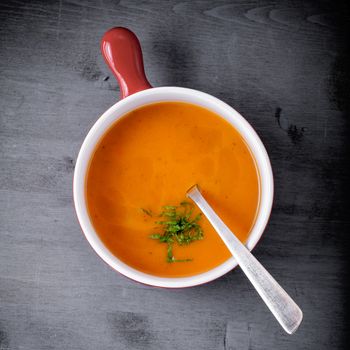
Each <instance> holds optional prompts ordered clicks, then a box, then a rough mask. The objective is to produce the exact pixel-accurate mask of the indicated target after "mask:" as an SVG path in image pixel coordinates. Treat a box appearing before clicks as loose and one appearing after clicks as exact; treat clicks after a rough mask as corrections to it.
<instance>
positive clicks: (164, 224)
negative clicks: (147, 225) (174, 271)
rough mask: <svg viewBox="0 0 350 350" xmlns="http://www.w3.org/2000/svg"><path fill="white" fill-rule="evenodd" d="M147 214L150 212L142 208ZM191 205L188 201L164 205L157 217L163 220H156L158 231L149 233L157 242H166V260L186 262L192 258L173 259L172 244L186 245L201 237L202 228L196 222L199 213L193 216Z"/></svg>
mask: <svg viewBox="0 0 350 350" xmlns="http://www.w3.org/2000/svg"><path fill="white" fill-rule="evenodd" d="M142 210H143V212H144V213H145V214H147V215H149V216H153V215H152V212H150V211H148V210H145V209H142ZM192 214H193V206H192V204H191V203H189V202H181V203H180V205H178V206H175V205H165V206H163V207H162V212H161V213H160V215H159V217H161V218H163V219H164V220H161V221H156V222H155V223H156V224H157V225H158V226H157V230H158V231H160V233H154V234H152V235H150V238H152V239H158V240H159V242H161V243H165V244H167V256H166V261H167V262H169V263H172V262H186V261H191V260H192V259H175V257H174V255H173V245H174V244H175V243H177V244H178V245H180V246H181V245H188V244H190V243H191V242H194V241H198V240H200V239H203V230H202V228H201V226H200V225H199V224H198V221H199V220H200V218H201V214H198V215H196V216H194V217H193V215H192Z"/></svg>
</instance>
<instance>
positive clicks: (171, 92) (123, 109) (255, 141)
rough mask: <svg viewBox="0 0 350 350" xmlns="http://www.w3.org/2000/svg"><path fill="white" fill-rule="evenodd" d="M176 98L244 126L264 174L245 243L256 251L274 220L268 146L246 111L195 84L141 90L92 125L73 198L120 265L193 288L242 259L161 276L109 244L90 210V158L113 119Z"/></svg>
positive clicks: (162, 282)
mask: <svg viewBox="0 0 350 350" xmlns="http://www.w3.org/2000/svg"><path fill="white" fill-rule="evenodd" d="M175 101H176V102H187V103H192V104H195V105H199V106H201V107H204V108H207V109H209V110H211V111H213V112H214V113H216V114H218V115H219V116H221V117H222V118H224V119H225V120H227V121H228V122H229V123H230V124H231V125H233V127H235V128H236V129H237V130H238V132H239V133H240V134H241V136H242V137H243V138H244V140H245V142H246V143H247V144H248V147H249V148H250V150H251V152H252V153H253V156H254V158H255V161H256V166H257V168H258V171H259V175H260V201H259V208H258V212H257V215H256V219H255V223H254V225H253V227H252V229H251V231H250V234H249V237H248V239H247V242H246V244H245V245H246V247H247V248H248V249H249V250H252V249H253V248H254V247H255V246H256V244H257V243H258V241H259V240H260V238H261V237H262V234H263V232H264V230H265V227H266V225H267V223H268V221H269V217H270V214H271V209H272V203H273V195H274V182H273V173H272V168H271V163H270V159H269V156H268V154H267V151H266V149H265V146H264V145H263V143H262V141H261V140H260V138H259V136H258V135H257V133H256V132H255V130H254V129H253V127H252V126H251V125H250V124H249V123H248V122H247V121H246V120H245V119H244V118H243V117H242V116H241V114H240V113H238V112H237V111H236V110H235V109H234V108H232V107H231V106H229V105H228V104H226V103H225V102H223V101H221V100H220V99H218V98H216V97H214V96H212V95H209V94H207V93H205V92H201V91H198V90H194V89H189V88H182V87H174V86H166V87H156V88H151V89H147V90H143V91H140V92H137V93H135V94H133V95H130V96H128V97H126V98H124V99H122V100H120V101H118V102H117V103H115V104H114V105H113V106H111V107H110V108H109V109H108V110H107V111H106V112H104V113H103V114H102V115H101V117H100V118H99V119H98V120H97V121H96V122H95V124H94V125H93V126H92V128H91V129H90V131H89V132H88V134H87V136H86V137H85V140H84V142H83V144H82V146H81V148H80V151H79V154H78V157H77V161H76V165H75V170H74V178H73V197H74V205H75V210H76V214H77V217H78V221H79V224H80V226H81V228H82V231H83V233H84V235H85V237H86V239H87V240H88V242H89V243H90V245H91V246H92V248H93V249H94V250H95V252H96V253H97V254H98V255H99V256H100V257H101V258H102V259H103V260H104V261H105V262H106V263H107V264H108V265H109V266H111V267H112V268H113V269H114V270H116V271H118V272H120V273H121V274H123V275H124V276H126V277H129V278H130V279H132V280H134V281H137V282H141V283H143V284H147V285H151V286H156V287H165V288H184V287H192V286H196V285H200V284H204V283H207V282H210V281H212V280H214V279H217V278H219V277H221V276H223V275H224V274H226V273H227V272H229V271H231V270H232V269H234V268H235V267H236V266H237V262H236V260H235V259H234V258H233V257H231V258H229V259H228V260H226V261H225V262H224V263H222V264H221V265H219V266H217V267H215V268H214V269H211V270H209V271H207V272H204V273H201V274H197V275H193V276H188V277H158V276H153V275H151V274H147V273H144V272H141V271H139V270H136V269H134V268H132V267H130V266H128V265H127V264H125V263H124V262H122V261H121V260H119V259H118V258H117V257H116V256H114V255H113V254H112V253H111V252H110V251H109V250H108V248H107V247H105V246H104V244H103V243H102V241H101V240H100V238H99V236H98V234H97V233H96V231H95V229H94V227H93V225H92V223H91V220H90V218H89V215H88V211H87V206H86V201H85V180H86V172H87V170H88V167H89V163H90V158H91V155H92V153H93V151H94V150H95V147H96V144H97V143H98V141H99V140H100V139H101V137H102V136H103V135H104V134H105V132H106V131H107V130H108V128H109V127H110V126H111V125H112V124H113V123H115V122H116V121H117V120H118V119H120V118H121V117H122V116H124V115H125V114H126V113H128V112H131V111H132V110H135V109H136V108H139V107H141V106H144V105H147V104H152V103H157V102H175Z"/></svg>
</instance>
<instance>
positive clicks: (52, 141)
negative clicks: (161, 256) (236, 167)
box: [0, 0, 350, 350]
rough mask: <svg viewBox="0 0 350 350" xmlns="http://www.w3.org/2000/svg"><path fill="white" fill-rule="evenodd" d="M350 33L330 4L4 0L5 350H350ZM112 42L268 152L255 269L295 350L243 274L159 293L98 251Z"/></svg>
mask: <svg viewBox="0 0 350 350" xmlns="http://www.w3.org/2000/svg"><path fill="white" fill-rule="evenodd" d="M348 20H349V11H348V9H347V8H346V7H345V6H343V5H342V4H341V3H339V4H335V3H334V2H333V1H328V2H327V1H321V2H320V1H306V2H301V1H264V0H262V1H209V0H208V1H111V0H101V1H93V0H84V1H78V0H69V1H68V0H60V1H40V0H36V1H2V2H1V4H0V30H1V32H0V45H1V46H0V68H1V74H0V91H1V98H0V115H1V119H0V123H1V124H0V228H1V231H0V349H1V350H5V349H6V350H8V349H11V350H15V349H30V350H38V349H84V350H90V349H91V350H93V349H341V348H344V349H345V348H346V344H347V342H348V340H349V338H348V337H347V335H346V332H347V328H348V322H347V317H346V316H347V315H346V312H347V310H349V308H348V304H347V301H346V299H347V297H348V293H347V290H346V289H345V287H346V282H347V280H348V279H347V263H348V258H347V255H348V250H347V249H348V237H347V236H348V234H349V229H350V225H349V223H350V220H349V216H348V213H347V210H348V209H347V207H348V205H346V201H345V200H346V199H348V198H349V190H348V189H347V188H348V181H349V173H348V171H347V169H346V165H347V163H349V147H348V145H349V132H348V131H349V124H348V118H349V98H350V94H349V66H348V63H347V62H348V61H349V47H348V45H347V42H348V41H349V25H348V23H349V22H348ZM112 26H126V27H129V28H131V29H132V30H133V31H135V33H136V34H137V35H138V36H139V38H140V40H141V43H142V48H143V51H144V58H145V67H146V71H147V75H148V77H149V80H150V82H151V83H152V84H153V85H154V86H161V85H178V86H186V87H191V88H195V89H198V90H203V91H206V92H208V93H210V94H213V95H214V96H217V97H219V98H221V99H223V100H224V101H226V102H227V103H229V104H230V105H232V106H233V107H234V108H236V109H237V110H238V111H240V112H241V113H242V114H243V116H245V118H246V119H247V120H248V121H249V122H250V123H251V124H252V125H253V127H254V128H255V129H256V130H257V132H258V134H259V135H260V136H261V138H262V140H263V142H264V143H265V145H266V148H267V150H268V152H269V154H270V157H271V161H272V166H273V170H274V175H275V188H276V195H275V202H274V208H273V212H272V216H271V220H270V223H269V225H268V227H267V229H266V232H265V234H264V237H263V239H262V240H261V241H260V243H259V245H258V247H257V248H256V249H255V254H256V256H257V257H258V258H259V259H260V261H261V262H262V263H263V264H264V265H265V266H266V267H267V269H268V270H270V271H271V273H272V274H273V275H274V276H275V277H276V279H277V280H278V281H279V282H280V283H281V284H282V285H283V286H284V287H285V288H286V290H287V291H288V292H289V293H290V294H291V295H292V296H293V297H294V298H295V300H296V301H297V302H298V303H299V305H300V306H301V308H302V309H303V311H304V321H303V324H302V326H301V327H300V329H299V330H298V332H297V333H296V334H295V335H293V336H288V335H287V334H285V333H284V332H283V331H282V329H281V328H280V327H279V326H278V324H277V323H276V321H275V320H274V318H273V316H272V315H271V314H270V313H269V312H268V310H267V309H266V307H265V305H264V304H263V303H262V302H261V300H260V299H259V297H258V296H257V295H256V293H255V291H254V290H253V289H252V287H251V286H250V284H249V283H248V282H247V280H246V278H245V277H244V275H243V274H242V272H241V271H240V270H239V269H237V270H235V271H233V272H231V273H229V274H227V275H226V276H224V277H222V278H220V279H218V280H216V281H214V282H212V283H210V284H207V285H204V286H200V287H196V288H190V289H185V290H163V289H156V288H151V287H147V286H143V285H140V284H137V283H134V282H132V281H129V280H128V279H126V278H124V277H122V276H120V275H119V274H117V273H115V272H114V271H113V270H112V269H110V268H109V267H108V266H106V265H105V264H104V263H103V262H102V261H101V260H100V259H99V258H98V257H97V256H96V255H95V254H94V252H93V251H92V249H91V248H90V246H89V244H88V243H87V241H86V240H85V238H84V236H83V234H82V232H81V230H80V227H79V225H78V222H77V219H76V217H75V213H74V209H73V202H72V176H73V170H74V164H75V160H76V157H77V153H78V150H79V147H80V145H81V143H82V141H83V139H84V136H85V135H86V133H87V131H88V130H89V128H90V127H91V126H92V125H93V123H94V122H95V120H96V119H97V118H98V117H99V116H100V115H101V114H102V112H104V111H105V110H106V109H107V108H108V107H110V106H111V105H112V104H114V103H115V102H116V101H117V98H118V91H117V90H118V87H117V84H116V81H115V79H114V78H113V77H112V76H111V74H110V72H109V71H108V69H107V67H106V65H105V64H104V62H103V60H102V58H101V55H100V52H99V40H100V38H101V36H102V34H103V33H104V31H106V30H107V29H109V28H110V27H112ZM108 77H109V78H108Z"/></svg>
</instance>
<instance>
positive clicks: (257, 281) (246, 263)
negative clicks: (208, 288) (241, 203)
mask: <svg viewBox="0 0 350 350" xmlns="http://www.w3.org/2000/svg"><path fill="white" fill-rule="evenodd" d="M186 195H187V197H189V198H191V199H192V200H193V201H194V202H195V203H196V204H197V206H198V207H199V209H200V210H201V211H202V213H203V214H204V215H205V216H206V217H207V219H208V220H209V222H210V223H211V224H212V226H213V227H214V229H215V230H216V232H217V233H218V234H219V236H220V237H221V239H222V240H223V241H224V243H225V244H226V246H227V248H228V249H229V250H230V252H231V253H232V255H233V257H234V258H235V259H236V260H237V263H238V264H239V266H240V267H241V269H242V270H243V272H244V273H245V274H246V276H247V277H248V279H249V280H250V282H251V283H252V284H253V286H254V287H255V289H256V290H257V292H258V293H259V295H260V296H261V298H262V299H263V300H264V302H265V304H266V305H267V307H268V308H269V309H270V310H271V312H272V313H273V315H274V316H275V317H276V319H277V321H278V322H279V323H280V324H281V326H282V327H283V328H284V330H285V331H286V332H287V333H289V334H293V333H294V332H295V331H296V330H297V329H298V327H299V325H300V323H301V321H302V319H303V313H302V311H301V310H300V308H299V306H298V305H297V304H296V303H295V302H294V301H293V300H292V298H291V297H290V296H289V295H288V294H287V292H286V291H285V290H284V289H283V288H282V287H281V286H280V285H279V284H278V283H277V282H276V280H275V279H274V278H273V277H272V276H271V275H270V274H269V273H268V272H267V271H266V270H265V268H264V267H263V266H262V265H261V264H260V263H259V261H258V260H257V259H256V258H255V257H254V256H253V254H252V253H251V252H250V251H249V250H248V249H247V248H246V247H245V246H244V245H243V244H242V243H241V242H240V240H239V239H238V238H237V237H236V236H235V235H234V234H233V232H232V231H230V229H229V228H228V227H227V226H226V225H225V224H224V222H223V221H222V220H221V219H220V218H219V217H218V215H217V214H216V213H215V211H214V210H213V209H212V208H211V206H210V205H209V204H208V202H207V201H206V200H205V198H204V197H203V195H202V194H201V192H200V190H199V188H198V186H197V185H195V186H193V187H191V188H190V189H189V190H188V191H187V193H186Z"/></svg>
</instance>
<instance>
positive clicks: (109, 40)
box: [101, 27, 152, 98]
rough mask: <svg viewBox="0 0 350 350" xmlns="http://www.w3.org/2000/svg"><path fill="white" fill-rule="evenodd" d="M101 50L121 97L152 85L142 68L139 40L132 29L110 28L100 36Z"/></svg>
mask: <svg viewBox="0 0 350 350" xmlns="http://www.w3.org/2000/svg"><path fill="white" fill-rule="evenodd" d="M101 51H102V56H103V57H104V59H105V61H106V63H107V65H108V66H109V68H110V69H111V70H112V72H113V74H114V75H115V77H116V78H117V80H118V83H119V87H120V93H121V98H124V97H127V96H130V95H132V94H134V93H135V92H138V91H141V90H145V89H149V88H151V87H152V86H151V84H150V83H149V82H148V80H147V78H146V75H145V70H144V68H143V60H142V51H141V46H140V42H139V40H138V39H137V37H136V35H135V34H134V33H133V32H132V31H130V30H129V29H126V28H122V27H115V28H112V29H110V30H109V31H108V32H106V33H105V34H104V36H103V37H102V40H101Z"/></svg>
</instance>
